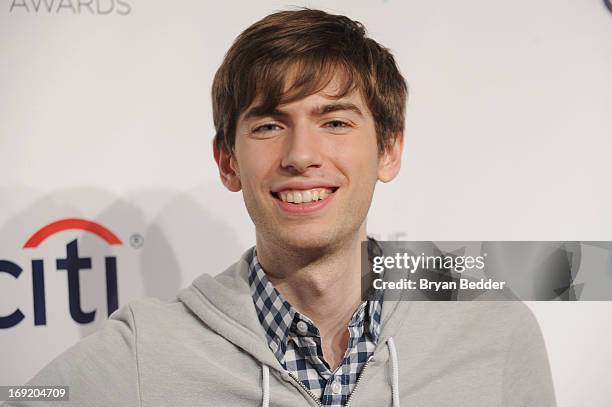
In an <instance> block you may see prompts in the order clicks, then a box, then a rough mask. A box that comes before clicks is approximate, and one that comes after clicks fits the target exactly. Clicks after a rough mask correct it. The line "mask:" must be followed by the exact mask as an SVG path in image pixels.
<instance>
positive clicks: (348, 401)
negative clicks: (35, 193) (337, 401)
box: [344, 356, 373, 407]
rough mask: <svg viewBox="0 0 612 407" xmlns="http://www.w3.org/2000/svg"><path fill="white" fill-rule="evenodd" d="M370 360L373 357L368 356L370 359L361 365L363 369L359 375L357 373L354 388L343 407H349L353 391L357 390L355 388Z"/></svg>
mask: <svg viewBox="0 0 612 407" xmlns="http://www.w3.org/2000/svg"><path fill="white" fill-rule="evenodd" d="M372 358H373V356H370V358H369V359H368V360H367V361H366V362H365V365H363V367H362V368H361V373H359V377H358V378H357V381H356V382H355V387H353V391H352V392H351V394H349V397H348V400H346V404H345V405H344V407H350V405H351V401H352V400H353V394H355V390H357V387H358V386H359V382H360V381H361V378H362V377H363V374H364V373H365V371H366V368H367V367H368V365H369V364H370V362H371V361H372Z"/></svg>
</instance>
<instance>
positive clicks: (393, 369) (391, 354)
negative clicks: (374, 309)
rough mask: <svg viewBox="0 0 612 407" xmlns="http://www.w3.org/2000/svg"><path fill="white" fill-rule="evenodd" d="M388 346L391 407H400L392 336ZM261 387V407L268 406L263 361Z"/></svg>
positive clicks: (268, 392) (266, 371) (268, 396)
mask: <svg viewBox="0 0 612 407" xmlns="http://www.w3.org/2000/svg"><path fill="white" fill-rule="evenodd" d="M387 346H388V347H389V359H391V398H392V400H393V407H400V398H399V366H398V363H397V349H395V342H394V341H393V338H392V337H389V339H388V340H387ZM261 373H262V374H261V376H262V378H261V387H262V401H261V407H269V405H270V368H268V366H267V365H266V364H264V363H262V364H261Z"/></svg>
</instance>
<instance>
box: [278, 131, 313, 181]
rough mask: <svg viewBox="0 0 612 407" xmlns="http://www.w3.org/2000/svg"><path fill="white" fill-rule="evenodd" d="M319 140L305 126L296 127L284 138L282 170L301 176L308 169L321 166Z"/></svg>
mask: <svg viewBox="0 0 612 407" xmlns="http://www.w3.org/2000/svg"><path fill="white" fill-rule="evenodd" d="M321 148H322V145H321V140H320V139H319V137H318V135H317V134H316V131H314V130H313V129H309V128H308V126H307V125H301V126H300V125H297V126H295V127H294V128H293V130H292V131H291V133H290V134H289V135H288V137H286V138H285V146H284V154H283V159H282V160H281V166H282V168H283V169H287V170H289V171H291V172H293V173H298V174H302V173H304V172H306V171H307V170H308V169H309V168H318V167H320V166H321V163H322V162H321V161H322V160H321Z"/></svg>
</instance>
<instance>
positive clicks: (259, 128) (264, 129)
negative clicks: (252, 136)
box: [253, 123, 281, 133]
mask: <svg viewBox="0 0 612 407" xmlns="http://www.w3.org/2000/svg"><path fill="white" fill-rule="evenodd" d="M275 130H281V127H280V126H279V125H278V124H275V123H266V124H262V125H261V126H257V127H255V128H254V129H253V133H266V132H269V131H275Z"/></svg>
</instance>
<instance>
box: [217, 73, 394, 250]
mask: <svg viewBox="0 0 612 407" xmlns="http://www.w3.org/2000/svg"><path fill="white" fill-rule="evenodd" d="M335 93H336V88H335V86H334V81H332V82H331V83H330V85H328V86H327V87H326V88H325V89H323V90H322V91H321V92H319V93H317V94H314V95H311V96H307V97H305V98H303V99H301V100H298V101H295V102H292V103H287V104H281V105H279V106H277V107H276V109H275V111H273V112H263V111H261V109H258V101H257V99H256V100H255V102H254V103H253V104H252V105H251V106H249V107H248V108H247V109H246V110H245V111H244V112H243V113H242V114H241V115H240V117H239V118H238V121H237V125H236V144H235V155H234V156H231V155H229V154H227V153H224V152H218V151H217V152H216V158H217V162H218V164H219V168H220V172H221V177H222V179H223V181H224V183H225V185H226V186H227V187H228V189H230V190H232V191H238V190H240V189H242V191H243V197H244V202H245V204H246V207H247V210H248V212H249V215H250V216H251V219H252V220H253V222H254V224H255V228H256V231H257V237H258V241H259V240H260V239H264V241H270V242H274V243H275V244H280V245H283V246H286V247H292V248H303V249H306V248H324V247H328V246H330V245H336V244H341V243H342V242H345V241H346V240H347V239H351V238H353V239H356V238H359V237H360V238H362V239H363V238H365V235H364V236H360V232H361V234H365V218H366V215H367V212H368V209H369V207H370V203H371V200H372V194H373V192H374V186H375V183H376V181H377V180H378V179H380V180H382V181H385V182H386V181H389V180H390V179H392V178H393V177H395V175H396V174H397V172H398V171H399V160H400V155H401V147H402V145H401V144H402V141H403V138H402V137H401V135H400V137H399V139H398V140H399V141H398V143H396V144H398V145H396V146H395V147H394V148H392V149H391V150H390V153H387V154H384V155H382V156H381V155H379V154H378V150H377V141H376V131H375V123H374V119H373V117H372V115H371V113H370V111H369V110H368V108H367V105H366V104H365V102H364V101H363V99H362V97H361V95H360V93H359V92H353V93H351V94H348V95H346V96H344V97H342V98H334V97H331V96H330V95H334V94H335ZM394 150H397V151H394Z"/></svg>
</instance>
